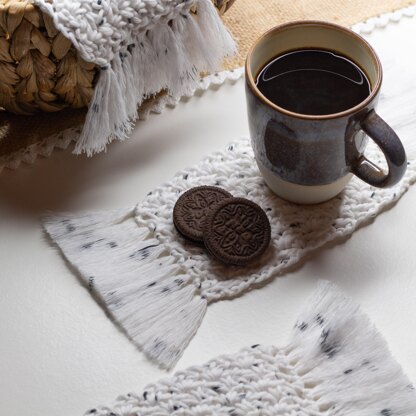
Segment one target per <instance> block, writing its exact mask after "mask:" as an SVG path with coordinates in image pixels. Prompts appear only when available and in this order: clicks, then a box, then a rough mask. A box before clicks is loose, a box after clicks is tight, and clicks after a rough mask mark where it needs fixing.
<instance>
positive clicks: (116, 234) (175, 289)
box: [44, 207, 207, 368]
mask: <svg viewBox="0 0 416 416" xmlns="http://www.w3.org/2000/svg"><path fill="white" fill-rule="evenodd" d="M133 213H134V207H133V208H128V209H124V210H117V211H111V212H101V213H94V214H88V215H85V216H82V217H71V216H66V217H60V218H49V219H46V220H45V222H44V227H45V230H46V231H47V233H48V234H49V235H50V237H51V238H52V239H53V240H54V241H55V242H56V243H57V244H58V245H59V248H60V249H61V250H62V252H63V254H64V255H65V257H66V258H67V259H68V261H69V262H70V263H71V264H72V265H73V266H74V267H75V268H76V269H77V271H78V272H79V275H80V277H81V280H82V281H83V283H84V284H85V285H86V286H87V287H88V288H89V289H90V291H91V292H92V294H93V295H95V296H96V297H97V298H98V300H99V301H101V302H102V304H103V307H106V308H107V309H108V312H109V313H110V315H111V316H112V318H113V319H114V320H115V321H116V322H117V323H118V324H119V325H120V326H121V327H122V328H123V329H124V330H125V331H126V333H127V335H128V336H129V337H130V338H131V340H132V341H133V342H134V343H135V344H136V345H137V346H139V348H140V349H142V350H143V351H144V353H145V354H146V355H147V356H148V357H149V358H150V359H152V360H154V361H155V362H157V363H158V364H159V365H160V366H161V367H164V368H171V367H172V366H173V365H175V364H176V362H177V361H178V360H179V358H180V357H181V355H182V353H183V351H184V349H185V348H186V346H187V345H188V343H189V342H190V340H191V339H192V337H193V336H194V334H195V332H196V331H197V329H198V328H199V326H200V324H201V321H202V319H203V317H204V315H205V312H206V308H207V301H206V300H205V299H203V298H202V297H201V296H200V295H199V294H198V289H197V288H196V287H195V286H194V285H193V283H192V280H191V278H190V276H188V275H186V274H185V273H184V272H183V270H181V267H180V266H178V264H177V263H176V262H175V259H174V257H173V256H171V255H170V253H169V252H167V250H166V248H165V247H164V246H163V245H162V244H160V243H159V241H158V240H157V239H155V238H154V237H153V236H152V235H151V233H150V232H149V230H148V229H147V228H143V227H142V228H140V227H138V226H137V223H136V222H135V220H134V216H133ZM123 259H124V261H123Z"/></svg>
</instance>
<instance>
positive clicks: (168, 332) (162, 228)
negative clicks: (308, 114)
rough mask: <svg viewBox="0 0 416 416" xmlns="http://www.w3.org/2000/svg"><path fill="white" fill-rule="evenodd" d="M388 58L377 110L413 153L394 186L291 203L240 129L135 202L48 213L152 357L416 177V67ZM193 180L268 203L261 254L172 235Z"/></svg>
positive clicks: (355, 188) (353, 187)
mask: <svg viewBox="0 0 416 416" xmlns="http://www.w3.org/2000/svg"><path fill="white" fill-rule="evenodd" d="M390 55H394V54H393V53H391V54H390ZM390 58H391V59H390ZM390 58H389V59H388V60H387V61H385V62H384V64H385V68H384V69H385V75H386V81H387V80H388V79H389V77H390V79H392V80H394V81H395V82H385V84H384V85H383V92H382V95H381V97H380V105H379V110H380V113H381V114H382V116H383V117H386V121H387V122H388V123H389V124H390V125H391V126H392V127H393V129H395V131H396V132H397V133H398V135H399V136H400V137H401V139H402V141H403V142H404V144H405V148H406V150H407V154H408V159H409V165H408V169H407V173H406V175H405V177H404V179H403V180H402V181H401V182H400V183H399V184H398V185H396V186H395V187H393V188H390V189H376V188H373V187H371V186H369V185H367V184H365V183H364V182H362V181H360V180H359V179H357V178H353V179H352V181H351V182H350V183H349V184H348V186H347V187H346V189H345V191H344V192H343V193H342V194H341V195H339V196H338V197H337V198H335V199H333V200H331V201H328V202H326V203H324V204H320V205H317V206H300V205H295V204H291V203H288V202H285V201H283V200H281V199H279V198H277V197H276V196H275V195H274V194H273V193H272V192H271V191H270V190H269V189H268V188H267V187H266V186H265V185H264V182H263V180H262V178H261V176H260V173H259V171H258V169H257V167H256V164H255V161H254V158H253V153H252V150H251V147H250V143H249V140H248V139H242V140H239V141H237V142H235V143H233V144H232V145H230V146H229V147H228V148H227V149H226V150H224V151H221V152H217V153H215V154H212V155H210V156H208V157H207V158H206V159H204V160H203V161H202V162H200V163H199V164H197V165H195V166H193V167H191V168H189V169H185V170H183V171H181V172H179V173H178V174H177V175H176V176H175V177H174V178H173V179H172V180H171V181H169V182H168V183H166V184H164V185H162V186H160V187H158V188H157V189H155V190H154V191H152V192H151V193H150V194H149V195H148V196H147V198H145V200H144V201H143V202H142V203H140V204H138V205H137V206H136V207H128V208H126V209H121V210H116V211H109V212H101V213H90V214H86V215H83V216H79V215H76V216H64V217H60V218H51V219H49V220H47V221H46V223H45V228H46V230H47V231H48V233H49V235H50V236H51V237H52V239H53V240H54V241H55V242H56V243H57V245H58V246H59V247H60V249H61V250H62V252H63V253H64V255H65V256H66V258H67V259H68V260H69V262H70V263H71V264H72V265H73V266H74V267H75V269H77V270H78V272H79V275H80V277H81V279H82V281H83V282H84V283H85V285H86V286H88V287H89V288H90V289H91V291H92V293H93V295H94V296H96V297H98V298H99V299H100V301H101V304H102V305H103V307H104V308H105V309H106V310H107V311H108V312H109V315H110V316H112V317H113V319H114V320H115V321H116V322H117V323H118V324H119V325H120V326H121V327H122V328H123V329H124V330H125V331H126V332H127V334H128V335H129V337H130V338H131V339H132V340H133V342H134V343H135V344H136V345H138V346H139V347H140V348H141V349H142V350H143V351H144V352H145V353H146V354H147V356H148V357H150V358H151V359H153V360H155V361H156V362H157V363H158V364H160V365H162V366H165V367H172V366H173V365H174V364H175V363H176V362H177V360H178V359H179V357H180V356H181V354H182V352H183V350H184V349H185V348H186V346H187V344H188V343H189V341H190V339H191V338H192V336H193V335H194V333H195V331H196V330H197V329H198V327H199V325H200V322H201V320H202V319H203V316H204V313H205V311H206V308H207V305H208V304H209V303H212V302H215V301H217V300H220V299H224V298H232V297H235V296H238V295H241V294H242V293H244V292H245V291H247V290H250V289H252V288H254V287H256V286H257V285H259V284H261V283H264V282H267V281H269V280H271V279H273V278H274V277H276V276H278V275H280V274H283V273H285V272H286V271H287V270H288V268H290V267H292V266H294V265H295V264H297V263H299V261H300V260H301V259H303V258H304V257H305V256H306V255H307V254H308V253H310V252H312V251H314V250H316V249H317V248H319V247H322V246H324V245H325V244H327V243H328V242H330V241H338V242H340V241H342V240H343V239H344V238H345V237H346V236H349V235H351V234H352V233H353V232H354V230H355V229H357V227H359V226H362V225H365V224H368V223H369V222H370V221H371V220H372V219H373V218H374V217H375V216H376V215H377V214H379V213H380V212H382V211H383V210H384V209H387V208H390V207H392V206H393V205H394V203H395V202H396V201H397V200H398V199H399V198H400V197H401V196H402V195H403V194H404V192H405V191H406V190H407V189H408V188H409V186H410V185H411V184H413V183H414V182H415V181H416V140H415V131H416V119H415V117H414V116H412V112H414V103H415V102H416V77H414V74H413V72H412V71H411V70H410V69H409V68H401V67H400V66H399V65H400V63H398V62H397V61H395V60H394V59H393V58H392V57H391V56H390ZM393 71H400V72H399V73H400V78H397V77H392V75H393V74H395V73H396V72H393ZM368 157H369V158H370V160H373V161H375V162H377V163H379V162H380V159H382V155H381V154H380V152H378V151H377V149H375V148H369V150H368ZM197 185H219V186H221V187H223V188H225V189H226V190H228V191H230V192H231V193H232V194H233V195H235V196H243V197H247V198H249V199H252V200H253V201H255V202H257V203H258V204H259V205H260V206H262V207H263V208H264V209H265V210H266V212H267V215H268V216H269V219H270V222H271V225H272V239H273V241H272V244H271V246H270V248H269V250H268V252H267V253H266V254H265V256H264V257H263V258H262V259H261V261H260V262H259V263H257V264H253V265H252V266H250V267H248V268H244V269H241V268H230V267H225V266H222V265H221V264H219V263H217V262H215V261H213V260H212V259H210V258H209V257H208V256H207V254H206V253H205V251H204V250H203V249H201V248H199V247H196V246H195V245H193V244H188V243H187V242H186V241H185V240H183V239H182V238H181V237H180V236H179V235H178V233H177V232H176V230H175V228H174V226H173V223H172V209H173V206H174V204H175V202H176V200H177V198H178V196H179V194H181V193H182V192H183V191H185V190H186V189H188V188H190V187H193V186H197Z"/></svg>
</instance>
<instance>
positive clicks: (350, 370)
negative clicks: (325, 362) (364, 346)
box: [344, 368, 352, 374]
mask: <svg viewBox="0 0 416 416" xmlns="http://www.w3.org/2000/svg"><path fill="white" fill-rule="evenodd" d="M350 373H352V368H349V369H348V370H345V371H344V374H350Z"/></svg>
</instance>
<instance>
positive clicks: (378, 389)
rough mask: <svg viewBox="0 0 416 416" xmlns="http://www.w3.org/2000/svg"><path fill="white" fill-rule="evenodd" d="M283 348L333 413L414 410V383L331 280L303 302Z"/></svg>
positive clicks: (387, 415) (361, 415) (389, 414)
mask: <svg viewBox="0 0 416 416" xmlns="http://www.w3.org/2000/svg"><path fill="white" fill-rule="evenodd" d="M289 350H290V353H289V359H290V361H291V362H293V363H296V364H294V365H295V369H296V371H297V372H298V374H301V375H302V378H303V380H304V382H305V386H307V387H308V388H309V394H310V396H311V397H314V398H315V399H316V400H317V403H318V405H319V408H320V410H325V411H326V410H328V409H330V414H331V415H334V416H336V415H342V416H372V415H381V416H393V415H411V414H414V413H413V412H414V409H415V408H416V393H415V391H414V387H413V386H412V385H411V384H410V381H409V379H408V378H407V377H406V376H405V375H404V374H403V371H402V369H401V367H400V365H399V364H398V363H397V362H396V361H395V360H394V358H393V357H392V356H391V353H390V351H389V349H388V347H387V344H386V342H385V341H384V339H383V337H382V336H381V335H380V334H379V333H378V331H377V329H376V328H375V327H374V325H373V324H372V323H371V322H370V320H369V319H368V317H367V316H366V315H365V314H364V313H362V312H361V311H360V310H359V307H358V306H357V305H356V304H354V303H353V302H352V301H351V300H350V299H349V298H347V297H346V296H345V295H343V294H342V293H341V292H340V291H339V290H338V289H336V288H335V286H333V285H332V284H330V283H328V282H325V283H322V284H321V285H320V288H319V289H318V291H317V293H316V294H315V295H314V296H313V298H312V299H311V300H310V302H309V303H308V307H307V308H306V310H305V311H304V313H303V314H302V315H301V316H300V318H299V320H298V321H297V323H296V325H295V329H294V334H293V339H292V342H291V343H290V347H289ZM370 388H371V392H370V390H369V389H370ZM364 392H368V393H367V394H365V393H364Z"/></svg>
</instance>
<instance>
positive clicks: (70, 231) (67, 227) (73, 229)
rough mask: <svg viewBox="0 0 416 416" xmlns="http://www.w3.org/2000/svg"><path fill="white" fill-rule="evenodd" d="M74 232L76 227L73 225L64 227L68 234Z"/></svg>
mask: <svg viewBox="0 0 416 416" xmlns="http://www.w3.org/2000/svg"><path fill="white" fill-rule="evenodd" d="M75 230H76V227H75V226H74V225H72V224H67V225H66V231H67V232H68V233H72V232H73V231H75Z"/></svg>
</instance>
